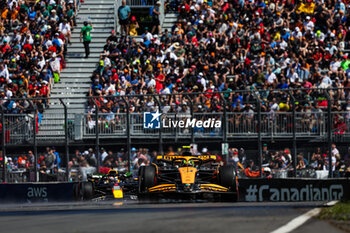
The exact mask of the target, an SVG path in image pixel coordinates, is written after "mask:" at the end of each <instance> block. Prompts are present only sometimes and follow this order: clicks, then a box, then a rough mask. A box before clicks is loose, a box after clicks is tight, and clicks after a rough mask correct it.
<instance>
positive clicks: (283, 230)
mask: <svg viewBox="0 0 350 233" xmlns="http://www.w3.org/2000/svg"><path fill="white" fill-rule="evenodd" d="M337 202H338V201H330V202H328V203H326V204H325V206H333V205H335V204H337ZM320 211H321V209H320V208H315V209H312V210H310V211H308V212H306V213H305V214H303V215H300V216H299V217H296V218H295V219H293V220H292V221H290V222H288V223H287V224H286V225H283V226H281V227H280V228H278V229H276V230H274V231H271V232H270V233H288V232H291V231H294V230H295V229H297V228H298V227H300V226H301V225H303V224H304V223H305V222H306V221H307V220H309V219H310V218H312V217H314V216H316V215H318V214H319V213H320Z"/></svg>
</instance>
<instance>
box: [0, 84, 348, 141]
mask: <svg viewBox="0 0 350 233" xmlns="http://www.w3.org/2000/svg"><path fill="white" fill-rule="evenodd" d="M285 91H286V90H285ZM322 91H323V90H322ZM346 91H347V92H348V90H346ZM241 92H242V93H244V92H246V91H241ZM289 92H290V91H289ZM236 93H237V91H236ZM257 93H258V92H257ZM224 94H227V93H216V94H215V95H216V96H215V97H216V99H220V100H217V104H218V105H220V106H221V110H220V111H215V112H213V110H209V111H196V110H194V108H195V106H194V105H193V104H192V106H187V107H188V110H187V112H186V114H187V115H186V114H185V113H184V112H181V111H178V112H171V111H170V112H167V111H166V109H170V108H171V106H170V104H169V101H170V99H171V98H177V97H176V96H179V94H177V95H176V96H175V95H162V96H161V97H160V96H159V95H148V96H149V98H153V99H154V101H155V105H154V107H153V108H145V106H143V107H142V106H136V109H138V110H137V111H138V112H134V111H132V112H131V111H129V108H125V109H124V111H123V112H120V113H113V112H110V113H102V112H99V111H98V112H94V113H92V114H87V113H86V114H85V115H81V114H77V113H75V112H74V111H72V110H74V109H72V108H70V107H69V106H70V105H68V104H67V105H60V106H61V108H59V109H58V110H59V111H61V113H59V112H58V113H57V116H58V115H60V116H62V114H65V113H66V121H67V122H65V121H64V120H62V118H61V117H60V118H59V119H58V117H57V116H56V115H55V116H54V115H52V114H51V115H47V114H45V112H44V113H43V117H42V121H43V122H44V121H45V124H42V125H39V123H40V122H38V123H37V124H38V126H37V127H38V130H37V131H38V132H35V131H34V125H33V123H34V120H33V119H36V118H37V117H38V116H37V115H35V114H34V111H30V114H13V113H11V114H8V113H7V112H6V111H4V112H3V115H4V117H3V119H2V121H3V122H2V125H5V128H4V129H5V135H4V137H5V139H6V140H5V143H6V144H7V145H18V144H23V143H31V142H33V138H34V137H36V138H37V140H38V142H40V141H45V140H46V141H48V140H47V139H46V138H45V137H42V135H44V134H42V133H41V131H46V132H47V131H48V130H54V131H53V132H50V133H51V134H52V135H55V139H56V140H57V141H59V140H61V141H64V140H65V137H66V136H67V137H68V140H70V141H73V142H74V141H79V140H84V139H93V138H96V137H98V138H101V139H108V138H110V139H113V138H119V137H121V138H123V137H124V138H131V139H147V138H153V139H158V138H167V139H176V138H187V139H192V140H194V139H196V138H207V139H211V138H217V139H221V140H223V141H227V140H234V139H237V138H241V139H245V138H248V139H249V138H252V139H253V138H258V137H260V138H264V139H290V138H292V137H293V136H294V134H295V137H296V138H297V139H298V138H300V139H305V138H310V139H312V138H314V139H315V140H319V141H326V140H328V137H329V132H330V136H331V137H333V139H334V140H341V141H342V140H344V138H348V137H350V112H349V111H343V112H341V111H340V112H338V111H337V112H336V111H331V106H332V100H328V101H327V100H326V102H327V103H326V104H328V105H329V107H327V106H323V107H322V110H320V109H321V108H319V109H318V111H311V110H310V111H306V112H305V111H304V112H303V111H297V110H295V111H293V109H290V110H288V111H282V110H281V111H270V110H266V109H265V111H261V110H259V108H258V107H257V106H258V101H263V99H262V98H261V97H262V96H263V95H262V93H258V94H256V99H251V100H250V102H249V104H251V105H252V106H255V107H254V108H253V109H251V110H244V111H241V112H234V111H232V108H231V110H230V106H231V105H232V102H228V101H227V100H226V99H225V97H224ZM191 95H195V93H192V94H190V93H187V94H186V95H183V96H182V98H185V96H186V98H188V97H191ZM347 95H349V94H347ZM213 96H214V94H212V97H211V98H214V97H213ZM218 96H220V98H219V97H218ZM258 96H260V97H258ZM140 97H141V96H140ZM142 97H143V98H144V97H145V96H142ZM159 97H160V98H159ZM88 98H91V97H88ZM111 98H119V100H118V101H119V102H124V103H125V105H128V104H129V100H130V99H135V98H138V96H127V97H126V96H125V97H111ZM327 98H329V97H327ZM60 99H61V100H64V101H67V102H72V101H73V102H74V100H68V99H66V98H60ZM190 99H191V98H190ZM214 99H215V98H214ZM319 99H320V98H319V97H317V96H316V97H315V98H314V100H312V101H313V103H316V102H320V100H319ZM92 100H93V98H92ZM231 101H232V100H231ZM297 101H300V100H295V102H297ZM87 102H89V101H87ZM92 102H94V101H90V103H92ZM339 102H340V103H341V104H345V102H346V99H344V100H339ZM247 103H248V102H245V103H243V104H247ZM95 104H96V102H95ZM172 104H174V103H172ZM203 105H204V104H203ZM181 107H182V104H181V103H179V104H178V105H177V108H181ZM94 108H95V109H96V108H97V109H98V108H99V106H98V105H97V104H96V106H95V107H94ZM65 109H66V111H64V110H65ZM156 109H158V111H159V112H162V113H163V115H162V120H163V119H165V120H166V121H169V119H171V120H186V119H187V118H190V119H201V120H204V121H205V120H206V119H217V120H220V121H221V122H222V124H221V127H219V128H204V127H194V128H179V127H170V128H162V129H156V130H150V129H144V127H143V123H144V119H143V112H144V111H155V110H156ZM328 116H330V119H329V117H328ZM96 119H97V121H96ZM339 119H342V123H339V122H338V120H339ZM96 122H97V123H96ZM66 123H67V126H66ZM48 125H49V126H55V127H47V126H48ZM66 127H67V130H66ZM66 131H67V132H66ZM50 133H46V134H45V135H48V134H50ZM46 143H47V142H46Z"/></svg>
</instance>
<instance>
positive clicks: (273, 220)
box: [0, 201, 342, 233]
mask: <svg viewBox="0 0 350 233" xmlns="http://www.w3.org/2000/svg"><path fill="white" fill-rule="evenodd" d="M324 204H325V203H322V202H312V203H306V202H303V203H242V202H241V203H157V204H152V203H149V204H147V203H143V204H140V203H138V202H136V201H130V202H124V203H120V202H112V201H103V202H76V203H32V204H21V205H19V204H4V205H0V226H1V232H16V233H21V232H25V233H32V232H33V233H34V232H35V233H37V232H45V233H49V232H66V233H68V232H74V233H83V232H96V233H107V232H108V233H109V232H111V233H112V232H113V233H116V232H128V233H137V232H142V233H146V232H160V233H163V232H166V233H167V232H176V233H179V232H195V233H199V232H210V233H219V232H220V233H221V232H230V233H232V232H243V233H251V232H257V233H264V232H267V233H268V232H271V231H273V230H276V229H277V228H279V227H281V226H283V225H284V224H286V223H288V222H289V221H291V220H292V219H294V218H296V217H298V216H299V215H301V214H303V213H305V212H307V211H309V210H310V209H313V208H316V207H320V206H323V205H324ZM293 232H295V233H302V232H307V233H323V232H324V233H338V232H342V231H340V230H338V229H337V228H334V227H333V226H331V225H330V224H328V223H327V222H324V221H321V220H318V219H311V220H309V221H307V222H306V223H305V224H303V225H302V226H301V227H299V228H297V229H296V230H294V231H293Z"/></svg>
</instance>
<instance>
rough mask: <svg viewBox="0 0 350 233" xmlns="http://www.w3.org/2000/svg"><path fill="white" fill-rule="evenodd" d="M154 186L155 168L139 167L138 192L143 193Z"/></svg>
mask: <svg viewBox="0 0 350 233" xmlns="http://www.w3.org/2000/svg"><path fill="white" fill-rule="evenodd" d="M155 184H156V168H155V167H154V166H147V167H146V166H141V167H140V170H139V191H140V192H145V191H146V190H147V189H148V188H150V187H153V186H154V185H155Z"/></svg>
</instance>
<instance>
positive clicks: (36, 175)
mask: <svg viewBox="0 0 350 233" xmlns="http://www.w3.org/2000/svg"><path fill="white" fill-rule="evenodd" d="M33 107H34V108H33V109H34V119H33V131H34V132H33V144H34V161H35V162H34V180H35V182H38V181H39V180H38V142H37V139H36V130H37V128H38V127H37V119H36V118H37V114H36V110H37V108H36V106H33Z"/></svg>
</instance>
